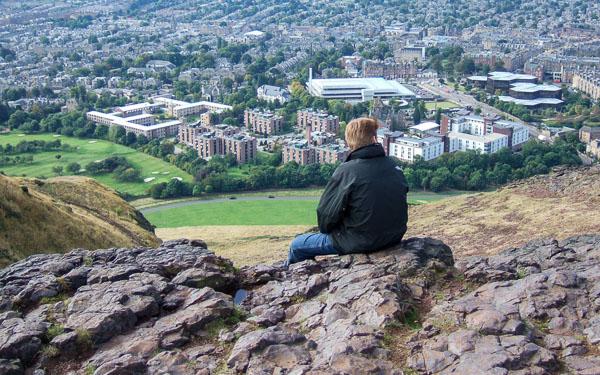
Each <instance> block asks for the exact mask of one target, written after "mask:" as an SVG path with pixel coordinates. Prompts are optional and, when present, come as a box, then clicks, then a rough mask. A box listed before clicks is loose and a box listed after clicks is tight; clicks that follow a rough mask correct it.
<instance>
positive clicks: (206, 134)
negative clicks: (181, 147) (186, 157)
mask: <svg viewBox="0 0 600 375" xmlns="http://www.w3.org/2000/svg"><path fill="white" fill-rule="evenodd" d="M179 142H180V143H182V144H186V145H188V146H189V147H192V148H193V149H195V150H196V151H197V152H198V156H199V157H201V158H203V159H209V158H211V157H213V156H215V155H227V154H233V155H235V158H236V161H237V162H238V163H239V164H244V163H247V162H248V161H250V160H252V159H254V158H255V157H256V152H257V140H256V138H254V137H249V136H246V135H244V134H241V133H240V129H239V128H237V127H234V126H229V125H224V124H220V125H214V126H208V127H206V126H201V125H182V126H181V127H180V129H179Z"/></svg>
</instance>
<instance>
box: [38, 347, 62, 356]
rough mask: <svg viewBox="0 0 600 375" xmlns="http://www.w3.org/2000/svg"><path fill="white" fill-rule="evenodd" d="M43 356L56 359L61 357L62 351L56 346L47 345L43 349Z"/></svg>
mask: <svg viewBox="0 0 600 375" xmlns="http://www.w3.org/2000/svg"><path fill="white" fill-rule="evenodd" d="M42 354H43V355H44V356H45V357H48V358H54V357H58V356H59V355H60V350H58V348H57V347H56V346H54V345H47V346H44V347H43V348H42Z"/></svg>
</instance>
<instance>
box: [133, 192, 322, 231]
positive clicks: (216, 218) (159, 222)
mask: <svg viewBox="0 0 600 375" xmlns="http://www.w3.org/2000/svg"><path fill="white" fill-rule="evenodd" d="M317 203H318V200H317V199H315V200H295V201H294V200H285V201H284V200H281V201H239V202H236V201H231V202H214V203H197V204H190V205H188V206H184V207H177V208H170V209H165V210H162V211H156V212H149V213H147V214H144V216H146V218H147V219H148V220H149V221H150V222H151V223H152V224H154V225H156V226H157V227H159V228H179V227H187V226H202V225H315V224H316V222H317V217H316V208H317Z"/></svg>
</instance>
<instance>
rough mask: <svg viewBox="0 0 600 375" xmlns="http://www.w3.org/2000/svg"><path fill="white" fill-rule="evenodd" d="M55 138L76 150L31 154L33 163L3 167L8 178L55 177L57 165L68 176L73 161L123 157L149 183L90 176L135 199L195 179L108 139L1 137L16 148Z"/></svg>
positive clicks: (82, 165) (19, 135)
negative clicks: (156, 188)
mask: <svg viewBox="0 0 600 375" xmlns="http://www.w3.org/2000/svg"><path fill="white" fill-rule="evenodd" d="M56 139H59V140H61V142H62V143H63V144H68V145H71V146H73V147H74V148H75V150H72V151H51V152H38V153H32V154H31V155H33V158H34V161H33V163H31V164H19V165H11V166H3V167H0V170H2V171H3V172H4V173H5V174H7V175H9V176H23V177H46V178H47V177H54V176H55V173H54V172H53V171H52V168H53V167H55V166H62V167H63V169H65V172H64V173H65V174H68V172H66V167H67V165H68V164H70V163H73V162H77V163H79V164H80V165H81V167H82V168H83V167H85V165H86V164H88V163H90V162H93V161H96V160H102V159H105V158H107V157H109V156H123V157H125V158H126V159H127V160H128V161H129V162H130V163H131V164H132V165H133V166H134V167H135V168H137V169H139V170H140V172H141V176H142V178H154V179H153V180H152V181H150V182H148V183H144V182H134V183H128V182H119V181H117V180H116V179H115V178H114V177H113V175H112V174H106V175H99V176H90V177H93V178H94V179H96V180H98V181H99V182H101V183H102V184H104V185H107V186H110V187H111V188H113V189H115V190H117V191H120V192H123V193H129V194H131V195H135V196H140V195H145V194H146V191H147V190H148V188H149V187H150V186H151V185H153V184H156V183H160V182H168V181H169V180H171V179H172V178H173V177H180V178H182V179H183V180H184V181H189V182H191V181H192V176H191V175H190V174H188V173H186V172H184V171H182V170H181V169H179V168H177V167H175V166H174V165H171V164H169V163H167V162H165V161H163V160H161V159H158V158H155V157H152V156H150V155H147V154H144V153H142V152H139V151H136V150H134V149H132V148H129V147H126V146H122V145H118V144H115V143H112V142H109V141H105V140H95V139H79V138H74V137H66V136H56V135H54V134H21V133H18V132H11V133H8V134H0V144H1V145H5V144H7V143H10V144H12V145H16V144H18V143H19V142H21V141H34V140H43V141H54V140H56ZM20 155H26V154H20ZM57 155H60V159H57V158H56V156H57Z"/></svg>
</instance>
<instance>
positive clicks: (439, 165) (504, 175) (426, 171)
mask: <svg viewBox="0 0 600 375" xmlns="http://www.w3.org/2000/svg"><path fill="white" fill-rule="evenodd" d="M577 144H578V141H577V139H576V137H574V136H570V137H568V139H567V140H558V141H556V142H555V143H554V144H545V143H540V142H537V141H534V140H532V141H529V142H528V143H526V144H525V145H524V146H523V149H522V151H520V152H512V151H510V150H509V149H508V148H505V149H503V150H500V151H498V152H496V153H494V154H481V153H478V152H474V151H468V152H456V153H451V154H444V155H442V156H441V157H439V158H437V159H434V160H432V161H423V160H418V161H416V162H415V163H413V164H405V163H401V162H398V164H400V165H402V166H403V169H404V174H405V176H406V179H407V182H408V184H409V186H410V188H411V189H426V190H432V191H442V190H447V189H458V190H484V189H486V188H489V187H495V186H500V185H503V184H505V183H507V182H509V181H513V180H518V179H522V178H526V177H531V176H534V175H538V174H545V173H548V172H549V170H550V168H552V167H554V166H557V165H578V164H580V163H581V160H580V158H579V156H578V154H577Z"/></svg>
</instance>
